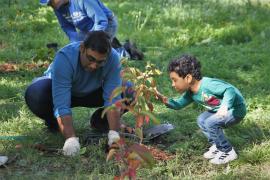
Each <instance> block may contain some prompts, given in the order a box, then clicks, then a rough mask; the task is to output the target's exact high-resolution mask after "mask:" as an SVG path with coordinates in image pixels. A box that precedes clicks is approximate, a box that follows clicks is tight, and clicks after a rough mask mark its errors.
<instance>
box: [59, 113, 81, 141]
mask: <svg viewBox="0 0 270 180" xmlns="http://www.w3.org/2000/svg"><path fill="white" fill-rule="evenodd" d="M57 122H58V125H59V128H60V132H61V133H62V134H63V136H64V137H65V138H66V139H68V138H70V137H76V135H75V130H74V128H73V121H72V116H70V115H66V116H62V117H61V116H59V117H58V118H57Z"/></svg>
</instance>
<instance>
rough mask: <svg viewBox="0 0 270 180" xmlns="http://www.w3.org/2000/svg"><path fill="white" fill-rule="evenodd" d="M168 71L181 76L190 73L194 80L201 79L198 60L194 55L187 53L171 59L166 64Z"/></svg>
mask: <svg viewBox="0 0 270 180" xmlns="http://www.w3.org/2000/svg"><path fill="white" fill-rule="evenodd" d="M168 71H169V72H175V73H177V74H178V76H180V77H182V78H185V77H186V76H187V75H188V74H191V75H192V77H194V78H195V79H196V80H201V79H202V75H201V64H200V62H199V61H198V60H197V59H196V57H194V56H191V55H187V54H185V55H182V56H181V57H180V58H177V59H174V60H172V61H171V62H170V63H169V65H168Z"/></svg>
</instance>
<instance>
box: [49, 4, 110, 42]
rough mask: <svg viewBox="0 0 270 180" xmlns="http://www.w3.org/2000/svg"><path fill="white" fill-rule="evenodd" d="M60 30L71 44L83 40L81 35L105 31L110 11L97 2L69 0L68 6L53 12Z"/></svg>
mask: <svg viewBox="0 0 270 180" xmlns="http://www.w3.org/2000/svg"><path fill="white" fill-rule="evenodd" d="M54 12H55V15H56V16H57V18H58V21H59V23H60V25H61V28H62V29H63V30H64V32H65V33H66V34H67V36H68V37H69V39H70V41H71V42H75V41H80V40H83V39H82V37H80V33H77V29H78V30H79V31H81V34H85V33H87V32H89V31H98V30H105V29H106V27H107V25H108V18H111V17H112V16H113V13H112V11H111V10H110V9H109V8H107V7H106V6H104V4H103V3H102V2H101V1H99V0H70V1H69V4H67V5H65V6H62V7H60V8H59V9H57V10H55V11H54Z"/></svg>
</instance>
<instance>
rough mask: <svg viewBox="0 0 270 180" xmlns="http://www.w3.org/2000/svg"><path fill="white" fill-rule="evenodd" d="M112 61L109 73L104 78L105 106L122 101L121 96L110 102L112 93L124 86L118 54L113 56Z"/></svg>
mask: <svg viewBox="0 0 270 180" xmlns="http://www.w3.org/2000/svg"><path fill="white" fill-rule="evenodd" d="M111 58H112V61H110V62H111V65H110V69H109V72H108V73H107V74H106V76H105V77H104V82H103V99H104V106H105V107H106V106H110V105H112V104H114V103H115V102H116V101H117V100H120V99H121V96H120V95H119V96H117V97H115V98H114V99H113V100H112V102H110V96H111V93H112V91H113V90H114V89H115V88H117V87H120V86H121V85H122V79H121V76H120V71H121V63H120V58H119V56H118V54H117V53H112V54H111Z"/></svg>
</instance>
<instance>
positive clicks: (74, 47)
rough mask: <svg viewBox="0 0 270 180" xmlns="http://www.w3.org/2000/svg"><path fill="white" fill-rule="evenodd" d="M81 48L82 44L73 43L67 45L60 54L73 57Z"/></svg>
mask: <svg viewBox="0 0 270 180" xmlns="http://www.w3.org/2000/svg"><path fill="white" fill-rule="evenodd" d="M79 48H80V42H73V43H70V44H67V45H65V46H64V47H63V48H61V49H60V50H59V53H63V54H70V55H72V54H74V53H75V52H78V51H79Z"/></svg>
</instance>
